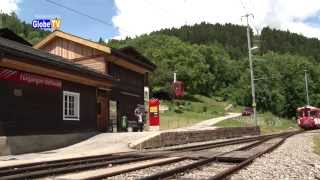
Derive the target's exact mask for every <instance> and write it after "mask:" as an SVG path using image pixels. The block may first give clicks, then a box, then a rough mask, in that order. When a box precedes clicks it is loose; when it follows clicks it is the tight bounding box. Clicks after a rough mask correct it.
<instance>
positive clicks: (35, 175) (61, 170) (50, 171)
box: [0, 156, 159, 180]
mask: <svg viewBox="0 0 320 180" xmlns="http://www.w3.org/2000/svg"><path fill="white" fill-rule="evenodd" d="M155 158H159V156H146V157H140V158H135V157H131V158H124V159H115V160H111V161H104V162H95V163H89V164H86V163H84V164H77V165H74V166H73V165H72V166H66V167H58V168H53V169H44V170H36V171H27V172H23V173H20V174H14V175H9V176H2V177H0V180H11V179H30V178H39V177H45V176H50V175H55V174H63V173H70V172H74V171H81V170H87V169H94V168H100V167H106V166H109V165H110V164H112V165H115V164H117V165H119V164H126V163H130V162H137V161H145V160H150V159H155Z"/></svg>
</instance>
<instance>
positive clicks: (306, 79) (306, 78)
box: [304, 69, 310, 106]
mask: <svg viewBox="0 0 320 180" xmlns="http://www.w3.org/2000/svg"><path fill="white" fill-rule="evenodd" d="M304 81H305V83H306V94H307V105H308V106H309V105H310V101H309V90H308V74H307V70H306V69H305V70H304Z"/></svg>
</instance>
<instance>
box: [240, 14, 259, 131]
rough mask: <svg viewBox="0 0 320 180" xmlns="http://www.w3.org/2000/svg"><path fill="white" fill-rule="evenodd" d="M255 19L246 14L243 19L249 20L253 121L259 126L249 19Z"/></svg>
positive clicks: (248, 36)
mask: <svg viewBox="0 0 320 180" xmlns="http://www.w3.org/2000/svg"><path fill="white" fill-rule="evenodd" d="M250 16H252V18H253V17H254V16H253V14H246V15H244V16H242V17H241V19H242V18H243V17H245V18H246V19H247V39H248V53H249V63H250V77H251V94H252V108H253V120H254V122H255V124H256V126H258V121H257V117H256V94H255V87H254V74H253V65H252V53H251V50H252V48H251V40H250V26H249V17H250Z"/></svg>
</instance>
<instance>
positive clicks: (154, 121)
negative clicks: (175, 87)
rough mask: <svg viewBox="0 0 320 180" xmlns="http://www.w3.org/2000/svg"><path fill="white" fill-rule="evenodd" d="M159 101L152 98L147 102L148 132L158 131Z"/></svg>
mask: <svg viewBox="0 0 320 180" xmlns="http://www.w3.org/2000/svg"><path fill="white" fill-rule="evenodd" d="M159 106H160V100H159V99H155V98H152V99H150V100H149V123H150V130H159V126H160V112H159Z"/></svg>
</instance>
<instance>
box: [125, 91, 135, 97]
mask: <svg viewBox="0 0 320 180" xmlns="http://www.w3.org/2000/svg"><path fill="white" fill-rule="evenodd" d="M120 94H123V95H128V96H134V97H140V95H138V94H133V93H129V92H125V91H120Z"/></svg>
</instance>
